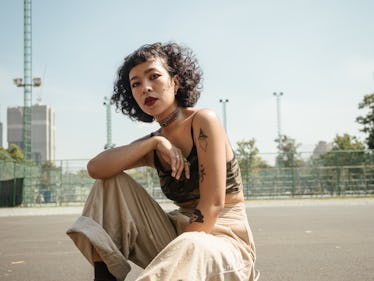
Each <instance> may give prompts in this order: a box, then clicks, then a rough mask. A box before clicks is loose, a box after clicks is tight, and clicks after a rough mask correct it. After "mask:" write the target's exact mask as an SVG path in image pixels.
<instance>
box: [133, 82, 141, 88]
mask: <svg viewBox="0 0 374 281" xmlns="http://www.w3.org/2000/svg"><path fill="white" fill-rule="evenodd" d="M139 84H140V83H139V82H135V83H132V84H131V87H132V88H136V87H137V86H139Z"/></svg>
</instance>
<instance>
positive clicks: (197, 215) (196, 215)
mask: <svg viewBox="0 0 374 281" xmlns="http://www.w3.org/2000/svg"><path fill="white" fill-rule="evenodd" d="M193 222H200V223H203V222H204V216H203V214H202V213H201V211H200V210H199V209H195V210H193V214H192V217H191V218H190V223H193Z"/></svg>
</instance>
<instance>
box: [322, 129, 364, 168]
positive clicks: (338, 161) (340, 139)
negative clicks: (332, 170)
mask: <svg viewBox="0 0 374 281" xmlns="http://www.w3.org/2000/svg"><path fill="white" fill-rule="evenodd" d="M364 150H365V144H364V143H363V142H361V141H359V140H358V139H357V138H356V137H355V136H351V135H349V134H347V133H344V134H343V135H338V134H337V135H336V136H335V138H334V141H333V143H332V150H331V151H329V152H327V153H325V154H323V155H321V157H320V160H321V161H322V163H321V164H323V165H324V166H344V165H361V164H362V163H364V161H365V155H366V153H365V151H364Z"/></svg>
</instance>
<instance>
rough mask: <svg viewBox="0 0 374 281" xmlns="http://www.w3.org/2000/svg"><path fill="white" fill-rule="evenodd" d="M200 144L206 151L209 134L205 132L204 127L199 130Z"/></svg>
mask: <svg viewBox="0 0 374 281" xmlns="http://www.w3.org/2000/svg"><path fill="white" fill-rule="evenodd" d="M198 140H199V146H200V148H201V149H202V150H204V151H206V149H207V147H208V136H207V135H206V134H205V133H204V131H203V129H201V128H200V132H199V138H198Z"/></svg>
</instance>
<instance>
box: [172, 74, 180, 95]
mask: <svg viewBox="0 0 374 281" xmlns="http://www.w3.org/2000/svg"><path fill="white" fill-rule="evenodd" d="M172 80H173V86H174V93H175V94H177V91H178V89H179V77H178V75H174V76H173V78H172Z"/></svg>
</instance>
